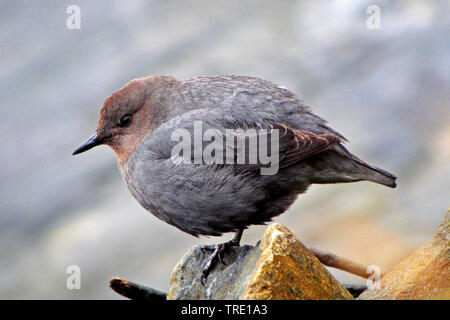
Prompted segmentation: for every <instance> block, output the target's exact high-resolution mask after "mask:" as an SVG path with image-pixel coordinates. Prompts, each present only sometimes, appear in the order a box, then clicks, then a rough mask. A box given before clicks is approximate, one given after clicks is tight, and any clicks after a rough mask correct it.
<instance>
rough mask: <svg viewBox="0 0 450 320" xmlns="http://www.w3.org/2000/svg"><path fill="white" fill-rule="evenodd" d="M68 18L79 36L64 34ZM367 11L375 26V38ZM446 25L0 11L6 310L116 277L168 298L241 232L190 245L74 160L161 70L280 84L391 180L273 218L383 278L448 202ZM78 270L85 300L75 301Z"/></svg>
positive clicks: (86, 10) (0, 202) (318, 196)
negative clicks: (105, 119) (203, 250)
mask: <svg viewBox="0 0 450 320" xmlns="http://www.w3.org/2000/svg"><path fill="white" fill-rule="evenodd" d="M71 4H76V5H78V6H79V7H80V8H81V29H79V30H70V29H68V28H67V27H66V19H67V18H68V17H69V14H67V13H66V9H67V7H68V6H69V5H71ZM370 5H377V6H379V8H380V10H381V28H380V29H378V30H377V29H375V30H370V29H368V28H367V25H366V20H367V19H368V17H369V14H367V13H366V9H367V7H368V6H370ZM448 14H449V5H448V2H446V1H437V0H436V1H420V0H416V1H414V0H411V1H387V0H386V1H375V0H372V1H366V0H359V1H355V0H352V1H350V0H348V1H337V0H336V1H325V0H323V1H317V0H314V1H313V0H310V1H256V0H255V1H252V0H250V1H200V0H199V1H183V2H180V1H171V0H170V1H168V0H153V1H70V2H69V1H57V2H56V1H55V2H48V1H42V0H38V1H32V2H31V1H12V0H10V1H2V2H0V114H1V118H2V125H1V126H0V136H1V148H0V168H1V169H0V283H1V284H2V285H1V286H0V298H2V299H17V298H23V299H51V298H59V299H99V298H103V299H110V298H114V299H116V298H119V296H118V295H117V294H115V293H114V292H113V291H112V290H110V289H109V288H108V280H109V279H110V278H111V277H112V276H121V277H124V278H126V279H129V280H131V281H136V282H138V283H144V284H147V285H150V286H152V287H154V288H157V289H160V290H163V291H167V289H168V288H169V282H170V275H171V272H172V268H173V267H174V266H175V264H176V263H177V261H178V260H179V259H180V258H181V256H182V255H183V254H184V253H185V252H186V251H188V250H189V249H190V248H191V247H192V246H193V245H196V244H203V243H219V242H223V241H225V240H228V238H229V237H230V236H231V235H225V236H224V237H222V238H199V239H196V238H193V237H191V236H189V235H187V234H184V233H182V232H180V231H178V230H177V229H175V228H173V227H171V226H169V225H167V224H165V223H163V222H161V221H159V220H157V219H156V218H155V217H153V216H152V215H150V214H148V213H147V212H146V211H145V210H144V209H142V208H141V207H140V206H139V205H138V204H137V203H136V202H135V200H134V199H133V198H132V196H131V195H130V194H129V192H128V190H127V189H126V186H125V185H124V184H123V183H122V181H121V178H120V175H119V172H118V170H117V168H116V163H115V157H114V155H113V153H112V151H111V150H109V149H107V148H106V147H101V148H96V149H94V150H92V151H90V152H89V153H86V154H83V155H80V156H78V157H76V158H74V157H72V156H71V152H72V151H73V149H74V148H75V147H77V146H78V145H79V143H80V142H82V141H83V140H84V139H85V138H87V137H88V136H89V135H91V134H92V133H93V131H94V129H95V127H96V124H97V117H98V112H99V109H100V107H101V105H102V103H103V101H104V99H105V98H106V97H107V96H108V95H110V94H111V93H112V92H114V91H116V90H117V89H119V88H120V87H122V86H123V85H124V84H125V83H126V82H128V81H129V80H131V79H133V78H136V77H143V76H147V75H152V74H165V75H172V76H175V77H177V78H179V79H186V78H191V77H195V76H198V75H217V74H237V75H250V76H255V77H259V78H263V79H266V80H270V81H272V82H275V83H278V84H280V85H283V86H285V87H287V88H289V89H291V90H292V91H294V92H296V93H297V94H299V95H300V96H301V97H302V98H303V99H304V100H305V102H306V103H307V104H308V105H310V106H311V107H312V109H313V111H314V112H315V113H317V114H318V115H320V116H323V117H324V118H326V119H328V120H329V123H330V125H331V126H332V127H333V128H335V129H337V130H338V131H340V132H341V133H342V134H343V135H344V136H346V137H347V138H348V139H349V140H350V142H349V143H348V144H347V146H348V147H349V149H350V150H351V151H352V152H353V153H355V154H357V155H358V156H360V157H361V158H363V159H365V160H366V161H368V162H370V163H372V164H374V165H377V166H380V167H382V168H384V169H386V170H389V171H391V172H393V173H395V174H397V175H398V177H399V179H398V187H397V189H394V190H391V189H389V188H385V187H382V186H378V185H375V184H371V183H369V182H360V183H355V184H344V185H317V186H312V187H311V189H310V190H309V192H308V193H307V194H305V195H302V196H300V197H299V199H298V201H297V202H296V204H295V205H294V206H293V207H292V208H291V209H290V210H289V211H288V212H287V213H285V214H284V215H282V216H280V217H278V218H277V219H276V221H278V222H281V223H283V224H285V225H286V226H288V227H289V229H291V230H292V231H293V232H294V233H295V235H296V236H297V237H298V238H299V239H301V240H302V242H303V243H304V244H305V245H307V246H313V247H316V248H321V249H324V250H327V251H332V252H335V253H336V254H339V255H341V256H344V257H347V258H349V259H352V260H355V261H359V262H361V263H363V264H370V265H378V266H380V268H381V270H382V272H387V271H389V270H390V269H391V268H392V267H393V266H394V265H396V264H397V263H398V262H399V261H401V260H402V259H403V258H405V257H406V256H408V255H409V254H410V253H411V252H412V250H414V249H416V248H418V247H420V246H421V245H423V244H424V243H426V242H428V241H429V239H431V237H432V235H433V234H434V232H435V230H436V229H437V227H438V225H439V223H440V221H441V219H442V217H443V215H444V214H445V212H446V210H447V207H448V206H449V201H448V200H449V190H450V186H449V182H450V181H449V177H450V165H449V163H450V161H449V158H450V147H449V141H450V125H449V116H450V111H449V110H450V109H449V100H450V99H449V98H450V97H449V91H448V86H449V78H450V76H449V70H450V68H449V67H450V66H449V64H450V59H449V51H450V50H449V47H448V34H449V29H450V28H449V27H450V23H449V20H448ZM264 229H265V228H264V227H262V226H260V227H252V228H251V229H250V230H248V231H247V232H246V233H245V234H244V237H243V241H242V243H243V244H246V243H248V244H252V245H254V244H255V243H256V241H257V240H259V239H261V237H262V233H263V230H264ZM69 265H78V266H79V267H80V268H81V275H82V277H81V289H80V290H68V289H67V288H66V279H67V277H68V274H67V273H66V269H67V267H68V266H69ZM331 271H332V273H333V274H334V276H335V277H336V278H337V279H338V280H339V281H340V282H344V283H365V280H364V279H360V278H358V277H356V276H351V275H348V274H345V273H343V272H338V271H335V270H331Z"/></svg>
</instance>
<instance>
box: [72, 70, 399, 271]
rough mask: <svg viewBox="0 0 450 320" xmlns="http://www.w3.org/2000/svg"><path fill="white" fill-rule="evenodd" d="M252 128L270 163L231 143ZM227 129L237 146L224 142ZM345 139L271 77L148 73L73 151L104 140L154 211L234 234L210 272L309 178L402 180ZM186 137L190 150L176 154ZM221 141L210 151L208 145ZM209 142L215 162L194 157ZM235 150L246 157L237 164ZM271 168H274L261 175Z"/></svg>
mask: <svg viewBox="0 0 450 320" xmlns="http://www.w3.org/2000/svg"><path fill="white" fill-rule="evenodd" d="M199 126H200V129H199ZM249 129H255V130H260V131H261V132H262V134H259V133H258V134H259V136H258V138H257V149H258V152H260V153H259V154H266V155H269V154H270V156H275V157H273V158H271V159H275V160H274V161H273V162H274V163H272V164H268V163H267V161H266V162H263V161H262V159H259V158H258V157H256V158H258V159H256V161H253V162H251V161H249V160H248V158H251V156H252V152H253V153H255V152H254V150H256V149H252V150H253V151H249V150H250V148H247V147H246V145H245V143H244V144H242V143H241V144H239V143H235V141H236V140H238V138H239V137H240V136H241V135H242V134H246V132H248V130H249ZM196 130H197V131H198V130H200V134H199V133H198V132H196ZM208 130H209V135H208V136H207V137H206V133H207V132H208ZM211 130H212V131H211ZM246 130H247V131H246ZM264 130H265V131H264ZM275 131H277V134H275ZM242 132H244V133H242ZM180 133H181V134H180ZM258 134H257V135H258ZM212 136H214V139H212V138H211V137H212ZM230 136H231V137H233V138H232V139H231V142H232V143H229V140H227V139H219V138H228V137H230ZM180 137H181V138H183V139H180ZM198 137H200V140H199V138H198ZM205 137H206V139H205ZM261 137H263V138H261ZM234 138H236V140H234ZM241 138H242V137H241ZM250 138H251V135H247V136H244V139H243V140H242V139H241V140H239V141H244V142H245V141H247V142H249V139H250ZM264 138H267V139H269V140H270V143H269V142H267V141H266V143H263V142H264V141H263V140H264ZM224 140H226V142H224ZM344 140H346V139H345V138H344V137H343V136H342V135H341V134H339V133H338V132H336V131H335V130H333V129H332V128H330V127H329V126H327V124H326V121H325V120H324V119H322V118H320V117H318V116H316V115H315V114H313V113H312V112H311V110H310V108H309V107H307V106H306V105H305V104H303V102H302V101H301V100H300V99H299V98H298V97H297V96H296V95H295V94H293V93H292V92H290V91H289V90H287V89H285V88H284V87H281V86H277V85H275V84H273V83H271V82H268V81H265V80H261V79H257V78H252V77H244V76H217V77H197V78H194V79H190V80H186V81H179V80H177V79H175V78H173V77H168V76H151V77H146V78H141V79H135V80H132V81H131V82H129V83H128V84H126V85H125V86H124V87H123V88H122V89H120V90H119V91H117V92H115V93H114V94H112V95H111V96H110V97H108V98H107V99H106V101H105V102H104V104H103V107H102V108H101V111H100V120H99V122H98V126H97V130H96V133H95V134H94V135H93V136H92V137H90V138H89V139H88V140H87V141H86V142H84V143H83V144H82V145H81V146H80V147H79V148H78V149H76V150H75V151H74V152H73V154H74V155H75V154H78V153H81V152H84V151H86V150H89V149H91V148H93V147H95V146H98V145H101V144H106V145H108V146H110V147H111V148H112V149H113V150H114V152H115V153H116V156H117V160H118V165H119V169H120V172H121V174H122V177H123V179H124V180H125V182H126V184H127V186H128V188H129V190H130V192H131V194H132V195H133V196H134V197H135V198H136V200H137V201H138V202H139V203H140V204H141V205H142V206H143V207H144V208H145V209H147V210H148V211H150V212H151V213H152V214H153V215H155V216H156V217H158V218H160V219H162V220H163V221H165V222H167V223H169V224H171V225H173V226H175V227H177V228H178V229H180V230H182V231H184V232H187V233H189V234H191V235H194V236H198V235H212V236H219V235H221V234H222V233H225V232H235V235H234V237H233V239H232V240H231V241H229V242H226V243H223V244H220V245H217V246H211V248H212V249H214V251H213V253H212V255H211V256H210V259H209V260H208V262H207V264H206V265H205V267H204V268H203V272H202V274H203V278H204V277H206V276H207V274H208V272H209V271H210V269H211V267H212V264H213V262H214V261H215V260H216V259H219V260H221V261H223V260H222V257H223V256H222V255H223V253H224V251H225V250H226V249H227V247H228V246H233V245H239V242H240V238H241V236H242V232H243V230H244V229H246V228H247V227H248V226H249V225H253V224H264V223H266V222H268V221H270V220H271V219H272V218H273V217H275V216H277V215H279V214H281V213H283V212H284V211H286V210H287V208H288V207H289V206H290V205H291V204H292V203H293V202H294V200H295V199H296V198H297V196H298V195H299V194H301V193H303V192H305V191H306V189H307V188H308V186H309V185H310V184H313V183H316V184H321V183H338V182H355V181H361V180H369V181H373V182H376V183H379V184H382V185H385V186H388V187H391V188H394V187H395V186H396V183H395V180H396V177H395V176H394V175H392V174H390V173H389V172H386V171H384V170H382V169H379V168H376V167H374V166H371V165H369V164H367V163H366V162H364V161H362V160H361V159H359V158H357V157H356V156H354V155H353V154H351V153H350V152H349V151H347V149H346V148H345V147H344V146H343V145H342V142H343V141H344ZM181 141H183V142H184V143H185V145H186V144H187V146H189V148H188V149H186V148H185V149H182V152H178V153H177V152H175V153H174V150H178V149H179V144H180V143H181ZM199 141H200V142H199ZM261 141H262V142H261ZM198 142H199V143H198ZM215 142H216V144H214V145H213V146H214V148H211V145H210V144H208V143H215ZM208 145H209V148H210V149H208V152H209V155H210V156H212V157H215V158H214V159H215V160H219V161H216V162H213V163H211V162H208V161H206V160H205V159H203V158H201V159H200V161H199V160H198V159H196V157H195V156H198V155H200V156H201V155H202V151H203V155H205V152H206V150H207V148H208ZM242 146H243V147H242ZM273 146H276V147H278V148H274V149H272V147H273ZM199 149H200V152H198V151H199ZM262 149H265V150H262ZM269 149H270V152H269ZM211 150H213V151H212V152H211ZM243 150H244V151H243ZM274 150H275V151H274ZM261 151H263V152H262V153H261ZM208 152H206V154H208ZM239 154H240V155H242V154H244V156H246V157H247V158H246V157H244V158H243V159H244V161H240V162H239V161H237V158H238V155H239ZM224 155H225V156H224ZM253 155H254V154H253ZM197 158H198V157H197ZM241 159H242V158H241ZM254 159H255V158H253V160H254ZM189 160H192V161H189ZM220 160H225V161H220ZM270 165H273V166H274V167H276V169H277V170H272V171H273V172H272V173H271V174H270V173H269V174H263V173H262V170H261V169H268V167H269V166H270Z"/></svg>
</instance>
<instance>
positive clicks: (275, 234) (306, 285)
mask: <svg viewBox="0 0 450 320" xmlns="http://www.w3.org/2000/svg"><path fill="white" fill-rule="evenodd" d="M210 253H211V252H210V251H203V250H202V247H200V246H197V247H195V248H193V249H192V250H190V251H189V252H188V253H187V254H186V255H185V256H184V257H183V258H182V259H181V261H180V262H179V263H178V264H177V266H176V267H175V269H174V271H173V273H172V279H171V286H170V289H169V293H168V295H167V298H168V299H352V298H353V297H352V296H351V294H350V293H349V292H348V291H347V290H346V289H345V288H344V287H343V286H342V285H341V284H340V283H339V282H337V281H336V280H335V279H334V278H333V276H332V275H331V274H330V273H329V272H328V271H327V270H326V269H325V267H324V266H323V265H322V264H321V263H320V262H319V260H317V258H316V257H315V256H314V255H312V254H311V253H310V252H309V251H308V250H307V249H306V247H305V246H304V245H303V244H302V243H301V242H300V241H299V240H298V239H296V237H295V236H294V234H292V232H291V231H289V230H288V229H287V228H286V227H284V226H282V225H280V224H273V225H271V226H270V227H269V228H267V230H266V232H265V234H264V237H263V241H262V244H261V248H260V246H259V245H256V246H255V247H251V246H243V247H233V248H231V250H229V252H228V253H227V254H226V255H225V262H226V264H227V265H223V264H221V263H217V265H216V266H215V268H214V270H212V272H211V273H210V274H209V276H208V278H207V281H206V283H205V285H203V284H202V283H201V281H200V275H201V269H202V267H203V266H204V265H205V263H206V260H207V258H208V256H209V254H210Z"/></svg>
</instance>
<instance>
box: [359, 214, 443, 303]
mask: <svg viewBox="0 0 450 320" xmlns="http://www.w3.org/2000/svg"><path fill="white" fill-rule="evenodd" d="M449 267H450V218H449V211H447V214H446V215H445V217H444V221H443V222H442V223H441V225H440V226H439V229H438V231H437V232H436V234H435V235H434V237H433V239H432V240H431V241H430V242H429V243H427V244H426V245H424V246H423V247H421V248H419V249H418V250H416V251H415V252H414V253H413V254H412V255H411V256H409V257H408V258H406V259H405V260H403V261H402V262H401V263H400V264H398V265H397V266H396V267H395V268H394V269H393V270H392V271H391V272H389V273H388V274H387V275H385V276H384V277H383V278H382V279H381V282H380V286H381V289H368V290H366V291H364V292H363V293H362V294H361V295H360V296H359V297H358V298H359V299H364V300H373V299H420V300H422V299H445V300H449V299H450V268H449Z"/></svg>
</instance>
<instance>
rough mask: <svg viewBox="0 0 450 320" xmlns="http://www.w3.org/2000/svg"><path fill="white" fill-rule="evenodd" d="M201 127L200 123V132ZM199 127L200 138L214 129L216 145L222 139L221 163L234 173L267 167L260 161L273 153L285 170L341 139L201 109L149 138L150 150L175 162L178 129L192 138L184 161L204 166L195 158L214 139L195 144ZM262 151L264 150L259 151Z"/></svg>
mask: <svg viewBox="0 0 450 320" xmlns="http://www.w3.org/2000/svg"><path fill="white" fill-rule="evenodd" d="M199 124H201V129H199ZM196 125H197V130H201V133H200V134H201V137H203V136H204V134H205V132H207V130H213V132H214V133H213V134H212V135H213V136H215V137H214V141H215V142H217V141H216V140H217V138H218V137H219V138H220V140H221V142H220V143H222V144H221V146H222V148H220V143H219V144H216V145H215V147H216V152H217V151H221V153H222V155H223V161H222V162H221V163H219V164H220V165H234V166H235V168H236V170H235V171H236V172H238V173H241V172H246V171H253V170H258V169H260V168H261V167H263V166H265V165H267V164H264V163H262V162H261V161H260V157H259V155H260V154H264V155H268V156H272V152H274V151H275V152H278V154H279V157H277V159H276V160H273V159H274V157H271V159H272V161H276V162H277V163H278V165H279V168H284V167H288V166H290V165H292V164H294V163H296V162H298V161H301V160H303V159H305V158H307V157H309V156H312V155H314V154H317V153H319V152H322V151H325V150H327V149H329V148H331V147H333V146H334V145H336V144H338V143H339V142H340V139H339V137H338V136H336V135H334V134H314V133H312V132H308V131H305V130H295V129H293V128H291V127H289V126H288V125H286V124H283V123H280V122H278V121H277V119H273V118H267V117H264V115H258V114H256V115H252V116H251V117H248V118H243V117H237V116H236V114H230V113H228V112H226V111H220V112H219V111H217V110H204V109H200V110H194V111H191V112H188V113H185V114H183V115H181V116H178V117H176V118H174V119H172V120H170V121H168V122H166V123H165V124H163V125H162V126H161V127H159V128H158V129H157V130H156V131H155V132H154V133H153V134H152V136H151V137H150V141H151V144H152V146H149V148H150V149H152V150H153V151H155V152H157V153H158V157H159V158H160V159H169V158H171V159H172V160H174V161H176V159H175V158H177V157H176V156H177V155H178V154H177V155H175V157H174V154H173V152H172V151H173V150H175V149H174V148H175V145H176V144H178V143H179V141H180V140H179V139H177V138H176V137H177V134H175V136H174V133H175V132H176V131H177V130H178V133H184V134H185V135H186V134H187V135H189V136H190V147H191V150H190V151H191V152H190V154H189V155H188V159H186V158H184V160H185V161H186V160H188V162H191V163H194V164H195V163H196V164H205V163H204V162H201V163H199V162H198V159H197V162H196V159H195V156H198V155H202V154H203V151H204V150H205V148H207V145H208V144H210V143H211V141H212V140H209V141H208V139H207V141H204V139H201V143H200V144H198V143H196V141H199V140H198V132H195V128H196ZM251 129H254V130H256V134H257V135H258V138H257V146H256V149H253V151H252V150H251V149H250V147H249V145H250V137H251V135H252V133H249V131H250V130H251ZM180 130H182V131H180ZM275 131H277V134H276V136H273V135H274V134H275ZM210 133H211V132H210ZM253 133H254V132H253ZM210 136H211V134H210ZM174 137H175V139H174ZM196 137H197V138H196ZM196 139H197V140H196ZM274 139H275V140H274ZM230 140H231V141H233V142H234V143H233V144H231V145H230V144H229V141H230ZM236 141H245V142H246V146H247V147H246V148H245V149H244V150H243V149H242V148H241V149H240V148H239V147H238V143H236ZM261 141H266V143H264V144H261ZM274 142H277V144H278V150H277V149H276V148H274V149H271V148H272V144H273V143H274ZM230 148H231V150H230ZM260 148H264V149H265V150H260ZM219 149H221V150H219ZM255 150H256V152H257V153H258V155H254V154H253V155H254V156H255V159H256V162H255V161H253V162H251V161H249V159H250V158H251V155H252V152H255ZM243 154H245V156H243ZM230 155H231V157H230ZM240 155H241V156H242V159H245V160H246V161H245V162H244V163H242V162H241V163H240V162H239V160H238V158H239V156H240ZM216 159H217V158H216ZM178 160H179V159H178ZM230 160H231V161H230ZM216 164H217V163H216Z"/></svg>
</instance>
